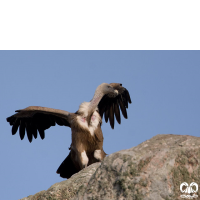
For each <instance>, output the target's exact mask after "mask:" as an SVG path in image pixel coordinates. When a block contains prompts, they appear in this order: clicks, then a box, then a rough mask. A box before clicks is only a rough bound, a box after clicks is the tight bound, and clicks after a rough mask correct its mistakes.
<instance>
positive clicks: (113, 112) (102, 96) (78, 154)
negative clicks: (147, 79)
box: [7, 83, 131, 178]
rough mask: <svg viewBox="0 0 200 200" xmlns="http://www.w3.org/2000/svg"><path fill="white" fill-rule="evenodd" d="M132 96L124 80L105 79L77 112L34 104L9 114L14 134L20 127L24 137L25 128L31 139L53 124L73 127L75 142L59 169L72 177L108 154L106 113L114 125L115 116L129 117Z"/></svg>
mask: <svg viewBox="0 0 200 200" xmlns="http://www.w3.org/2000/svg"><path fill="white" fill-rule="evenodd" d="M128 103H131V99H130V96H129V93H128V91H127V90H126V89H125V88H124V87H122V85H121V84H117V83H111V84H106V83H103V84H101V85H99V86H98V87H97V89H96V91H95V94H94V97H93V99H92V100H91V101H90V102H83V103H82V104H81V105H80V106H79V109H78V111H77V112H75V113H69V112H67V111H63V110H58V109H52V108H46V107H39V106H30V107H27V108H25V109H22V110H17V112H18V113H17V114H15V115H12V116H11V117H8V118H7V121H8V122H9V123H10V125H12V126H13V127H12V134H13V135H14V134H15V133H16V132H17V129H18V127H19V134H20V138H21V139H23V138H24V136H25V130H26V132H27V136H28V139H29V141H30V142H31V141H32V136H34V138H37V131H38V132H39V134H40V136H41V138H42V139H44V137H45V135H44V130H46V129H48V128H49V127H50V126H55V124H56V123H57V124H58V125H61V126H63V125H65V126H68V127H70V128H71V132H72V143H71V146H70V153H69V155H68V156H67V157H66V159H65V160H64V161H63V162H62V163H61V165H60V167H59V168H58V170H57V173H58V174H60V176H61V177H63V178H70V177H71V176H72V175H73V174H74V173H76V172H78V171H80V170H81V169H83V168H85V167H87V166H88V165H90V164H93V163H95V162H100V161H102V160H103V159H104V157H105V156H106V153H105V152H104V150H103V134H102V130H101V124H102V117H103V114H104V116H105V121H106V122H107V121H108V119H109V121H110V125H111V127H112V128H114V116H115V117H116V119H117V121H118V123H121V119H120V112H119V107H120V109H121V112H122V114H123V116H124V117H125V118H127V113H126V108H128Z"/></svg>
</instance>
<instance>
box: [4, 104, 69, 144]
mask: <svg viewBox="0 0 200 200" xmlns="http://www.w3.org/2000/svg"><path fill="white" fill-rule="evenodd" d="M15 112H17V114H14V115H12V116H10V117H8V118H7V122H9V123H10V125H11V126H12V134H13V135H15V134H16V132H17V130H18V127H19V135H20V138H21V140H23V139H24V136H25V130H26V133H27V136H28V140H29V142H31V141H32V138H33V136H34V138H35V139H36V138H37V131H38V132H39V134H40V137H41V138H42V139H44V137H45V132H44V131H45V130H46V129H48V128H50V127H51V126H55V125H56V124H58V125H60V126H69V127H70V121H69V116H70V113H69V112H67V111H64V110H58V109H53V108H46V107H40V106H30V107H27V108H25V109H22V110H16V111H15Z"/></svg>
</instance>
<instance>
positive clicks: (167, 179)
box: [23, 135, 200, 200]
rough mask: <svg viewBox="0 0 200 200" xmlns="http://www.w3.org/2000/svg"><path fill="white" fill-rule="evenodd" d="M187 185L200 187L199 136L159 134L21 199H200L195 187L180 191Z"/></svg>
mask: <svg viewBox="0 0 200 200" xmlns="http://www.w3.org/2000/svg"><path fill="white" fill-rule="evenodd" d="M183 182H186V183H188V185H190V184H191V183H192V182H195V183H197V184H199V185H200V138H198V137H193V136H188V135H157V136H155V137H153V138H152V139H150V140H147V141H145V142H143V143H142V144H140V145H138V146H136V147H132V148H131V149H127V150H122V151H119V152H116V153H113V154H111V155H109V156H107V157H106V158H105V159H104V160H103V162H102V163H95V164H93V165H90V166H89V167H87V168H85V169H84V170H82V171H80V172H79V173H77V174H75V175H73V176H72V177H71V178H70V179H68V180H65V181H62V182H60V183H56V184H54V185H53V186H51V187H50V188H49V189H48V190H47V191H41V192H39V193H37V194H35V195H32V196H29V197H26V198H23V200H36V199H37V200H50V199H51V200H64V199H65V200H66V199H67V200H68V199H70V200H72V199H73V200H76V199H79V200H85V199H91V200H92V199H99V200H106V199H119V200H123V199H135V200H175V199H183V198H181V195H184V197H187V199H192V198H193V199H195V200H196V199H200V193H199V191H198V188H197V186H192V187H191V188H190V190H187V191H189V192H190V194H187V193H182V192H181V191H180V184H181V183H183ZM186 189H188V188H187V186H183V187H182V191H186ZM187 195H188V196H187ZM197 195H198V197H197ZM182 197H183V196H182ZM194 197H197V198H194Z"/></svg>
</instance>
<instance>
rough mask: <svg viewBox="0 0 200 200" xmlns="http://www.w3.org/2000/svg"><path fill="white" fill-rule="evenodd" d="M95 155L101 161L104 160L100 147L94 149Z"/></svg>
mask: <svg viewBox="0 0 200 200" xmlns="http://www.w3.org/2000/svg"><path fill="white" fill-rule="evenodd" d="M94 157H95V158H96V159H97V160H98V161H100V162H101V161H102V160H103V158H102V156H101V150H100V149H97V150H95V151H94Z"/></svg>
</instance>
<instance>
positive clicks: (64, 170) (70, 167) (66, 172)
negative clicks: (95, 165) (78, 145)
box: [56, 152, 79, 178]
mask: <svg viewBox="0 0 200 200" xmlns="http://www.w3.org/2000/svg"><path fill="white" fill-rule="evenodd" d="M77 172H79V170H77V169H76V167H75V165H74V163H73V161H72V159H71V152H70V153H69V155H68V156H67V157H66V158H65V160H64V161H63V162H62V163H61V165H60V166H59V168H58V169H57V172H56V173H57V174H60V177H62V178H70V177H71V176H72V175H73V174H75V173H77Z"/></svg>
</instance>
